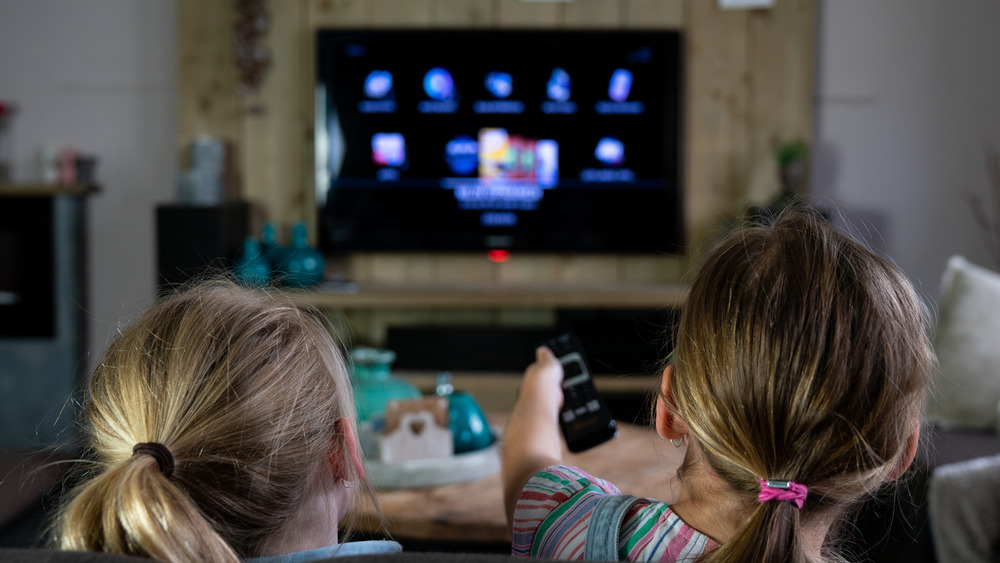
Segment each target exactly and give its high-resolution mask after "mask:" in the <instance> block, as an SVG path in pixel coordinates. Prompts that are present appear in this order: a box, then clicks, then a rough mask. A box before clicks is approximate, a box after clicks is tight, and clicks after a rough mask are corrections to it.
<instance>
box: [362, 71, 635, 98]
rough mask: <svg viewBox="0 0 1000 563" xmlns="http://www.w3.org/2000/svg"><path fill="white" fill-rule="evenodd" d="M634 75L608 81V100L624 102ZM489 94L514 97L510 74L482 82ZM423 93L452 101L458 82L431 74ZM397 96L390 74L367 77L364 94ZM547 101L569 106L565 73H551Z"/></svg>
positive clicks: (499, 73) (445, 73) (620, 73)
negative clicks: (567, 103) (564, 103)
mask: <svg viewBox="0 0 1000 563" xmlns="http://www.w3.org/2000/svg"><path fill="white" fill-rule="evenodd" d="M632 82H633V75H632V72H631V71H630V70H628V69H626V68H617V69H615V70H614V71H613V72H612V73H611V76H610V78H609V80H608V98H609V99H611V100H612V101H615V102H625V101H626V100H628V97H629V95H630V94H631V91H632ZM483 83H484V85H485V87H486V90H487V91H488V92H490V94H492V95H493V97H494V98H496V99H505V98H508V97H510V96H511V95H512V94H513V93H514V78H513V76H512V75H511V74H510V73H508V72H503V71H493V72H489V73H487V74H486V75H485V76H484V78H483ZM423 88H424V93H425V94H427V97H428V98H430V99H431V100H437V101H451V100H454V99H455V97H456V95H457V92H456V87H455V79H454V77H453V76H452V74H451V72H449V71H448V70H447V69H445V68H443V67H435V68H432V69H430V70H428V71H427V72H426V73H425V74H424V78H423ZM393 92H394V85H393V76H392V73H391V72H390V71H388V70H373V71H371V72H369V73H368V76H367V77H365V83H364V94H365V96H366V97H367V98H369V99H372V100H382V99H387V98H390V97H391V96H392V95H393ZM545 92H546V95H547V96H548V98H549V99H550V100H552V101H555V102H567V101H569V99H570V97H571V95H572V87H571V78H570V74H569V73H568V72H566V71H565V70H564V69H562V68H559V67H556V68H553V69H552V72H551V73H550V75H549V79H548V81H547V83H546V85H545Z"/></svg>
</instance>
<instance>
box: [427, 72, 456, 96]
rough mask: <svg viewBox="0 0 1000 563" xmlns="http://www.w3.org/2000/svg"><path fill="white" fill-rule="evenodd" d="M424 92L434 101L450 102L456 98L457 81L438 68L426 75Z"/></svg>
mask: <svg viewBox="0 0 1000 563" xmlns="http://www.w3.org/2000/svg"><path fill="white" fill-rule="evenodd" d="M424 92H426V93H427V97H429V98H431V99H434V100H450V99H452V98H453V97H454V96H455V81H454V80H453V79H452V78H451V73H450V72H448V71H447V70H445V69H443V68H440V67H436V68H432V69H430V70H428V71H427V74H425V75H424Z"/></svg>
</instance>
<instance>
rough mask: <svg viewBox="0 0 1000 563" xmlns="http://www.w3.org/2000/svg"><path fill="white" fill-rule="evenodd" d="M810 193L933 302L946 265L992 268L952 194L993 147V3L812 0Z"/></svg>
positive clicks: (967, 184)
mask: <svg viewBox="0 0 1000 563" xmlns="http://www.w3.org/2000/svg"><path fill="white" fill-rule="evenodd" d="M819 8H820V9H819V22H818V29H819V45H818V56H819V61H818V62H819V64H818V88H817V91H818V107H817V112H818V113H817V138H816V145H817V147H816V148H817V150H816V153H815V155H814V161H813V178H812V181H813V188H814V191H815V192H818V193H820V194H821V195H825V196H827V197H829V198H831V199H833V200H835V201H837V202H840V203H842V204H843V205H845V206H846V207H847V208H849V211H850V212H851V213H854V214H856V215H857V216H860V217H862V218H865V219H867V220H869V221H870V223H871V224H873V225H874V226H875V227H876V228H878V229H879V230H880V231H881V233H882V236H883V238H884V243H883V244H884V247H883V248H884V249H885V250H886V251H887V252H888V254H889V255H890V256H891V257H892V258H893V259H894V260H895V261H896V262H897V264H899V266H900V267H901V268H902V269H903V270H904V271H905V272H906V273H907V274H908V275H909V276H910V278H911V279H912V280H913V281H914V283H915V284H917V285H918V288H920V289H921V290H922V291H923V292H924V293H925V295H926V296H927V297H929V298H931V299H936V297H937V295H938V292H939V291H940V277H941V272H942V271H943V269H944V266H945V262H946V261H947V258H948V257H949V256H950V255H952V254H963V255H965V256H966V257H967V258H969V259H970V260H971V261H973V262H976V263H978V264H980V265H983V266H987V267H991V268H993V269H997V268H998V266H1000V264H997V263H996V262H995V261H994V260H995V258H994V256H995V254H994V253H992V252H987V249H986V246H985V245H984V243H983V240H982V236H981V232H980V231H979V230H978V229H977V227H976V225H975V223H974V221H973V215H972V211H971V209H970V207H969V205H968V204H967V203H966V201H965V200H964V199H963V196H962V194H963V192H964V191H968V192H972V193H975V194H978V195H979V196H980V197H983V198H985V199H986V201H989V194H990V188H989V181H988V177H987V172H986V160H985V156H984V151H985V149H986V148H987V147H989V146H992V147H993V148H994V149H995V150H998V151H1000V59H998V57H997V54H998V53H1000V33H998V30H1000V2H997V1H996V0H958V1H955V2H941V1H940V0H877V1H875V0H822V1H821V2H820V4H819Z"/></svg>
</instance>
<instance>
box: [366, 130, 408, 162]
mask: <svg viewBox="0 0 1000 563" xmlns="http://www.w3.org/2000/svg"><path fill="white" fill-rule="evenodd" d="M372 162H374V163H375V164H376V165H377V166H402V165H403V164H405V163H406V140H405V139H404V138H403V136H402V135H401V134H399V133H375V134H374V135H372Z"/></svg>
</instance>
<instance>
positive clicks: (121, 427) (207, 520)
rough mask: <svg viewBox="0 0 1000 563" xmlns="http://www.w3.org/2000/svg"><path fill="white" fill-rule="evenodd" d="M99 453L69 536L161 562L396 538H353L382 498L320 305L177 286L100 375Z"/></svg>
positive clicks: (72, 546)
mask: <svg viewBox="0 0 1000 563" xmlns="http://www.w3.org/2000/svg"><path fill="white" fill-rule="evenodd" d="M86 408H87V422H88V424H87V426H86V434H87V438H88V442H89V444H88V445H89V447H90V449H91V450H92V455H91V456H89V457H90V458H92V459H93V464H92V465H91V466H90V467H88V468H87V469H86V470H85V471H84V473H83V475H81V482H80V484H79V485H78V486H77V487H76V488H75V489H74V490H73V491H71V493H70V494H69V495H68V497H67V501H66V502H65V504H64V505H63V506H62V508H61V510H60V512H59V514H58V517H57V519H56V521H55V523H54V524H53V537H54V541H55V543H56V545H57V547H59V548H62V549H67V550H81V551H104V552H112V553H119V554H129V555H138V556H143V557H149V558H152V559H156V560H160V561H177V562H181V561H233V562H235V561H239V560H243V559H247V558H258V557H259V558H262V561H269V560H272V559H273V560H275V561H278V560H281V557H280V556H282V555H287V554H293V553H294V557H295V558H296V559H295V560H296V561H305V560H308V559H316V558H322V557H329V556H332V555H344V554H358V553H371V552H385V551H398V550H399V549H400V548H399V544H397V543H395V542H388V541H376V542H354V543H340V541H342V540H343V537H342V536H341V534H339V533H338V528H339V525H340V520H341V517H342V516H343V515H344V514H345V513H346V511H347V509H348V507H349V506H350V504H351V502H352V500H354V497H355V496H356V493H362V495H361V496H367V497H368V499H369V500H373V499H374V495H373V494H372V488H371V486H370V485H369V484H368V481H367V480H366V479H365V475H364V470H363V466H362V463H361V460H360V454H359V450H358V446H357V443H358V441H357V435H356V431H355V425H354V420H355V415H354V403H353V398H352V395H351V386H350V383H349V381H348V375H347V371H346V367H345V364H344V359H343V357H342V355H341V353H340V351H339V349H338V347H337V344H336V343H335V342H334V340H333V338H332V336H331V334H330V332H329V331H328V329H327V326H326V324H325V323H324V321H323V320H322V317H321V316H320V314H319V313H318V312H316V311H312V310H303V309H301V308H297V307H295V306H293V305H292V304H291V303H288V302H286V301H285V300H284V299H282V298H281V297H279V296H276V295H273V294H268V293H266V292H263V291H256V290H248V289H244V288H241V287H238V286H236V285H234V284H231V283H228V282H208V283H202V284H200V285H197V286H194V287H192V288H189V289H187V290H185V291H182V292H180V293H178V294H175V295H171V296H169V297H166V298H164V299H163V300H161V301H160V302H159V303H157V304H156V305H155V306H154V307H152V308H151V309H150V310H149V311H148V312H146V313H145V314H144V315H143V316H142V317H141V318H140V319H139V320H138V321H136V322H135V323H134V324H133V325H132V326H131V327H129V328H128V329H127V330H125V331H123V332H122V333H121V334H120V335H119V336H118V338H117V339H116V340H115V341H114V342H112V343H111V345H110V346H109V348H108V350H107V352H106V353H105V355H104V357H103V358H102V360H101V362H100V364H99V365H98V366H97V368H96V370H95V371H94V374H93V375H92V377H91V379H90V382H89V389H88V397H87V405H86Z"/></svg>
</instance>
